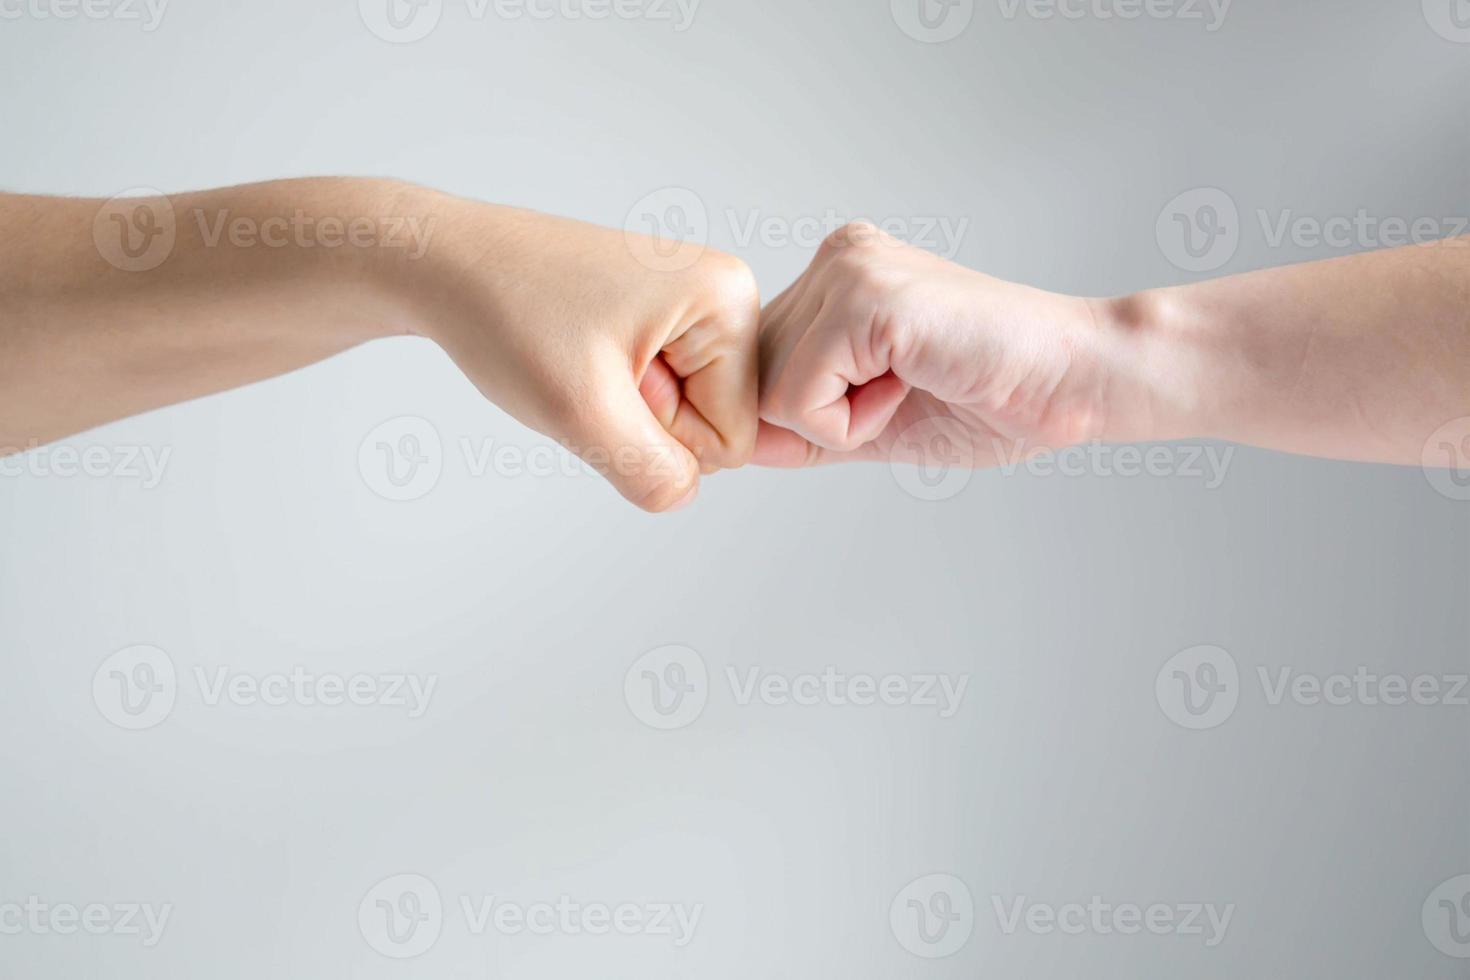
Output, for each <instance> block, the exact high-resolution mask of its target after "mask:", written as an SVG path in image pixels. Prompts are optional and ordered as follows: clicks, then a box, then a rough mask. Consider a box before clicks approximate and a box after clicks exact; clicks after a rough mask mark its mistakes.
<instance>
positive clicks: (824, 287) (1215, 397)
mask: <svg viewBox="0 0 1470 980" xmlns="http://www.w3.org/2000/svg"><path fill="white" fill-rule="evenodd" d="M761 348H762V354H761V359H762V368H761V417H762V419H763V420H764V422H763V425H762V428H761V434H760V439H759V444H758V447H757V451H756V461H757V462H759V463H763V464H765V465H770V466H807V465H815V464H821V463H831V462H842V461H863V460H879V459H881V460H899V461H906V462H914V463H923V462H927V461H928V460H927V457H928V455H929V454H930V453H931V451H933V447H934V445H935V443H934V440H936V439H939V438H942V439H944V440H945V443H944V452H945V454H946V458H949V459H959V460H962V461H964V462H968V463H969V464H970V465H974V466H989V465H995V464H997V463H999V462H1001V461H1002V460H1003V459H1006V458H1014V457H1015V455H1016V454H1017V453H1018V452H1019V453H1020V454H1021V455H1027V454H1031V453H1035V452H1041V451H1045V450H1056V449H1062V448H1065V447H1067V446H1071V445H1075V444H1078V443H1086V442H1093V441H1097V442H1114V443H1134V442H1152V441H1165V440H1179V439H1193V438H1204V439H1221V440H1227V441H1231V442H1238V443H1244V444H1249V445H1255V446H1262V447H1267V448H1271V449H1278V450H1283V451H1286V452H1292V453H1299V454H1306V455H1313V456H1323V457H1333V458H1339V459H1347V460H1358V461H1367V462H1382V463H1398V464H1412V465H1419V464H1420V462H1421V459H1422V458H1423V453H1424V451H1425V445H1426V441H1427V440H1429V439H1430V436H1431V434H1433V433H1434V432H1436V431H1437V430H1439V429H1440V428H1441V427H1442V426H1444V425H1445V424H1446V423H1447V422H1450V421H1452V420H1455V419H1458V418H1462V417H1465V416H1470V238H1461V239H1452V240H1448V241H1444V242H1439V243H1435V244H1434V245H1431V246H1411V247H1408V248H1403V249H1398V250H1394V251H1386V252H1378V253H1372V254H1365V255H1359V256H1354V257H1351V258H1345V259H1337V260H1332V261H1326V262H1316V263H1310V264H1305V265H1298V266H1291V267H1286V268H1281V269H1271V270H1267V271H1263V272H1255V273H1250V274H1247V275H1242V276H1235V277H1231V278H1226V279H1218V280H1214V281H1210V282H1204V283H1200V284H1197V285H1190V286H1181V287H1177V288H1170V289H1159V290H1152V291H1148V292H1144V293H1139V294H1136V295H1133V296H1128V297H1123V298H1119V299H1109V300H1097V299H1083V298H1077V297H1071V296H1062V295H1058V294H1055V293H1048V292H1044V291H1041V290H1038V289H1032V288H1030V287H1027V286H1020V285H1016V284H1014V283H1008V282H1002V281H1000V280H998V279H993V278H991V277H989V276H986V275H983V274H982V273H979V272H975V271H972V270H970V269H966V268H963V267H962V266H959V265H956V264H954V263H952V262H947V261H945V260H943V259H940V258H937V257H936V256H934V255H931V254H929V253H927V252H924V251H921V250H919V249H916V248H912V247H910V246H907V245H904V244H902V243H900V242H898V241H896V240H894V239H893V238H891V237H889V236H887V235H885V234H884V233H882V232H881V231H879V230H878V229H876V228H873V227H871V226H869V225H865V224H858V225H852V226H849V227H848V228H846V229H843V230H842V231H840V232H838V233H837V234H835V235H833V236H832V237H831V238H830V239H829V240H828V241H827V242H826V244H825V245H824V246H823V247H822V249H821V250H820V252H819V253H818V255H817V256H816V258H815V260H814V261H813V262H812V264H811V267H810V268H809V269H808V270H807V271H806V272H805V273H804V274H803V275H802V277H801V278H800V279H799V280H798V281H797V282H796V283H795V284H793V285H792V286H791V288H790V289H788V290H787V291H786V292H785V293H783V294H782V295H781V296H779V297H777V298H776V299H775V300H774V301H773V302H772V303H771V304H770V306H769V307H767V309H766V311H765V314H764V322H763V326H762V333H761Z"/></svg>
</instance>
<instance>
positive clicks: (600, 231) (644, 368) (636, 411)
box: [404, 196, 760, 511]
mask: <svg viewBox="0 0 1470 980" xmlns="http://www.w3.org/2000/svg"><path fill="white" fill-rule="evenodd" d="M433 211H434V213H436V214H440V215H442V220H441V221H440V222H439V225H438V228H437V231H436V235H435V239H434V244H433V248H432V249H431V251H430V256H431V259H432V261H431V263H430V265H429V267H428V268H427V269H407V270H405V271H406V272H407V273H408V275H409V278H406V279H405V280H404V285H405V287H406V288H407V289H409V290H411V291H412V293H413V296H414V301H413V303H412V304H411V306H412V308H414V309H417V310H419V311H420V312H419V314H418V318H419V319H420V320H421V322H422V332H423V333H424V334H425V335H427V336H429V337H431V338H432V339H434V340H436V341H437V342H438V343H439V344H440V345H441V346H443V347H444V349H445V350H446V351H448V353H449V354H450V356H451V357H453V358H454V360H455V361H456V363H458V364H459V366H460V367H461V368H462V369H463V370H464V371H465V373H466V374H467V375H468V376H469V377H470V379H471V380H473V381H474V383H475V384H476V385H477V386H478V387H479V388H480V390H481V391H482V392H483V393H484V394H485V396H486V397H487V398H489V399H490V400H492V401H494V402H496V403H497V404H498V405H500V406H501V407H502V408H504V409H506V411H508V412H510V413H511V414H512V415H514V416H515V417H516V418H518V419H520V420H521V421H522V422H524V423H526V424H527V425H530V426H531V427H533V428H535V429H538V430H539V431H541V432H543V433H546V434H547V435H550V436H552V437H553V438H556V439H558V440H560V441H562V442H563V443H564V444H566V445H567V446H569V447H570V448H571V449H572V450H574V451H575V452H577V453H578V455H580V456H581V457H582V458H583V459H584V460H585V461H587V462H588V463H589V464H590V465H592V466H593V467H595V468H596V469H597V470H599V471H600V472H602V473H604V474H605V475H606V476H607V477H608V479H609V480H611V481H612V483H613V484H614V485H615V486H616V487H617V488H618V490H620V491H621V492H622V493H623V495H624V496H626V497H627V498H628V499H629V500H630V501H632V502H633V503H634V504H637V505H638V506H640V507H643V508H645V509H647V510H651V511H664V510H669V509H672V508H676V507H679V506H681V505H683V504H685V503H687V502H688V501H689V500H691V499H692V498H693V497H694V495H695V493H696V491H697V488H698V483H699V476H700V474H701V473H712V472H715V471H716V470H720V469H724V468H733V467H739V466H743V465H744V464H745V463H747V462H748V461H749V460H750V457H751V453H752V451H753V450H754V447H755V438H756V427H757V417H756V381H757V366H758V358H757V348H756V332H757V327H758V324H759V318H760V300H759V293H758V290H757V288H756V284H755V280H754V277H753V276H752V275H751V273H750V270H749V269H748V268H747V267H746V266H745V264H744V263H743V262H741V261H740V260H738V259H735V258H732V257H730V256H727V255H723V254H720V253H717V252H712V251H706V252H703V253H702V254H701V255H700V256H699V257H698V259H697V261H694V262H693V263H692V264H690V265H689V266H688V267H687V268H679V269H677V270H674V271H665V269H664V268H663V267H661V263H659V262H658V261H654V260H655V259H656V258H657V256H658V252H657V251H656V250H655V249H654V247H653V243H652V242H651V240H648V239H642V238H640V237H639V236H635V235H629V234H625V233H624V232H621V231H611V230H608V229H604V228H599V227H596V226H592V225H587V224H582V223H580V222H576V221H568V220H565V219H561V218H554V217H548V216H546V215H542V214H537V213H534V212H529V211H520V210H514V209H510V208H503V207H496V206H492V205H486V204H478V203H474V202H468V201H457V200H453V199H450V198H447V197H443V196H440V204H439V206H437V207H435V208H434V209H433ZM683 264H684V263H680V265H683Z"/></svg>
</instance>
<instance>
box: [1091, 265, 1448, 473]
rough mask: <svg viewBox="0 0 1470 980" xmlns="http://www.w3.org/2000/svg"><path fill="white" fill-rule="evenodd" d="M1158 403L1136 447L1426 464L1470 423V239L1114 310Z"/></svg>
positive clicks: (1122, 421) (1130, 421) (1177, 291)
mask: <svg viewBox="0 0 1470 980" xmlns="http://www.w3.org/2000/svg"><path fill="white" fill-rule="evenodd" d="M1104 309H1106V310H1107V311H1108V314H1109V316H1110V317H1111V319H1112V325H1111V326H1110V327H1109V329H1111V330H1112V331H1113V332H1114V333H1115V334H1116V335H1121V338H1122V339H1121V340H1120V343H1119V351H1120V353H1122V355H1123V357H1124V359H1125V360H1126V361H1131V362H1132V363H1134V364H1137V365H1139V368H1140V370H1139V375H1140V377H1139V378H1138V379H1136V380H1138V381H1143V382H1144V383H1143V384H1141V385H1136V386H1135V387H1136V388H1138V389H1139V390H1143V389H1147V390H1148V391H1149V392H1150V397H1149V398H1148V399H1144V400H1137V401H1134V402H1133V403H1132V404H1130V405H1126V406H1120V415H1119V417H1118V418H1117V419H1115V420H1114V421H1113V423H1112V424H1114V425H1116V426H1117V429H1118V435H1120V436H1124V437H1130V438H1131V437H1135V436H1142V437H1146V438H1179V437H1182V436H1199V435H1204V436H1211V437H1215V438H1221V439H1228V440H1231V441H1234V442H1242V443H1248V444H1250V445H1257V446H1266V447H1270V448H1273V449H1280V450H1285V451H1287V452H1294V453H1304V454H1309V455H1314V456H1330V457H1334V458H1340V459H1353V460H1366V461H1376V462H1387V463H1406V464H1408V463H1412V464H1415V465H1417V464H1418V463H1419V461H1420V457H1421V452H1422V450H1423V447H1424V441H1425V439H1426V438H1428V436H1429V434H1430V433H1432V432H1433V431H1434V430H1436V429H1437V428H1439V427H1440V426H1441V425H1443V424H1444V423H1445V422H1447V421H1449V420H1451V419H1454V418H1457V417H1460V416H1464V415H1470V238H1460V239H1453V240H1449V241H1444V242H1439V243H1436V244H1434V245H1428V246H1410V247H1407V248H1401V249H1396V250H1393V251H1385V252H1376V253H1371V254H1366V255H1355V256H1352V257H1349V258H1343V259H1334V260H1329V261H1324V262H1313V263H1308V264H1305V265H1296V266H1288V267H1285V268H1280V269H1268V270H1265V271H1262V272H1254V273H1249V274H1246V275H1241V276H1233V277H1230V278H1227V279H1217V280H1213V281H1210V282H1204V283H1200V284H1197V285H1191V286H1181V287H1176V288H1172V289H1162V290H1157V291H1154V292H1150V293H1144V294H1142V295H1140V296H1136V297H1132V298H1128V299H1124V300H1119V301H1114V302H1111V303H1107V304H1104Z"/></svg>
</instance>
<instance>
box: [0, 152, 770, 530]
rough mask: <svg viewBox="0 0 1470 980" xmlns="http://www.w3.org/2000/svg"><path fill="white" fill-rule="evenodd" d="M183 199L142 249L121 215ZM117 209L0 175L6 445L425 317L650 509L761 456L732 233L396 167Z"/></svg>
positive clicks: (424, 330)
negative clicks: (722, 243) (130, 245)
mask: <svg viewBox="0 0 1470 980" xmlns="http://www.w3.org/2000/svg"><path fill="white" fill-rule="evenodd" d="M169 208H171V209H172V210H171V213H172V222H171V223H172V226H173V227H174V228H175V229H176V240H175V242H174V244H173V247H172V249H171V250H168V251H167V257H166V258H165V259H163V260H162V261H161V263H160V264H158V265H157V266H156V267H154V268H147V269H138V268H132V267H130V265H136V263H135V262H134V261H133V259H132V258H131V257H130V256H128V255H127V254H126V253H122V252H120V251H119V249H120V243H121V241H122V239H121V236H120V232H121V229H122V227H123V226H125V225H126V226H128V227H129V228H130V229H131V232H132V237H131V238H130V239H129V240H130V241H132V242H135V243H141V242H143V241H145V239H144V238H143V237H142V235H141V230H142V229H151V228H157V227H159V226H160V225H161V224H163V223H164V221H165V219H166V217H167V215H168V214H169V211H168V209H169ZM120 209H121V216H120V217H117V218H114V217H113V212H115V211H118V210H119V208H118V207H113V208H109V207H108V206H107V205H106V203H105V202H102V201H97V200H81V199H62V198H45V197H25V196H18V195H0V447H9V451H11V452H14V451H17V450H22V449H25V448H28V447H31V446H35V445H38V444H42V443H46V442H51V441H54V440H57V439H60V438H63V437H65V436H68V435H71V434H74V433H77V432H80V431H83V430H85V429H88V428H91V427H93V426H96V425H100V424H102V423H105V422H109V421H112V420H114V419H119V418H124V417H127V416H130V415H135V414H137V413H140V412H145V411H148V410H150V409H154V408H159V407H162V406H165V405H171V404H175V403H178V402H182V401H186V400H189V399H192V398H198V397H201V396H203V395H208V394H211V393H214V392H218V391H224V390H227V389H231V388H236V387H239V386H241V385H246V384H250V383H252V382H255V381H260V380H263V379H266V378H270V377H274V376H276V375H279V374H283V373H285V372H288V371H291V370H294V369H296V368H300V367H302V366H305V365H307V364H311V363H313V362H316V361H320V360H322V359H324V358H327V357H331V356H332V355H334V354H337V353H339V352H341V351H344V350H347V349H349V348H351V347H354V346H356V345H358V344H362V343H366V342H368V341H370V340H374V339H376V338H380V337H388V336H399V335H406V334H417V335H421V336H424V337H428V338H430V339H432V340H434V341H435V342H437V343H438V344H440V345H441V346H442V347H443V348H444V349H445V350H446V351H447V352H448V353H449V354H450V356H451V357H453V358H454V360H455V362H456V363H457V364H458V365H459V366H460V368H461V369H463V371H464V372H465V374H466V375H467V376H468V377H469V378H470V379H471V380H472V381H473V382H474V383H475V385H476V386H477V387H478V388H479V389H480V391H481V392H483V393H484V395H485V396H486V397H487V398H489V399H490V400H492V401H494V402H495V403H496V404H498V405H500V406H501V407H502V408H504V409H505V410H506V411H508V412H509V413H511V414H512V415H514V416H515V417H516V418H517V419H519V420H521V421H522V422H524V423H526V424H528V425H530V426H532V427H534V428H536V429H538V430H539V431H541V432H543V433H545V434H547V435H549V436H551V437H553V438H555V439H557V440H559V441H562V442H563V443H564V444H566V445H567V446H568V447H569V448H571V449H573V450H574V451H575V452H577V453H578V454H579V455H581V456H582V458H583V459H584V460H586V461H587V462H588V463H589V464H590V465H592V466H593V467H595V468H597V469H598V470H599V471H600V472H602V473H604V475H606V476H607V477H608V479H609V480H610V481H611V482H612V483H613V484H614V486H616V487H617V489H618V490H619V491H621V492H622V493H623V495H624V496H626V497H627V498H628V499H629V500H630V501H632V502H633V503H635V504H637V505H638V506H640V507H643V508H645V509H647V510H650V511H664V510H670V509H674V508H678V507H681V506H684V505H687V504H688V503H689V502H690V501H691V500H693V498H694V496H695V495H696V493H697V490H698V484H699V477H700V475H701V473H713V472H715V471H716V470H719V469H723V468H726V467H737V466H741V465H743V464H745V463H746V462H748V461H749V459H750V456H751V453H752V451H753V448H754V444H755V437H756V426H757V422H756V397H757V396H756V381H757V370H758V364H757V359H756V357H757V345H756V332H757V329H758V325H759V313H760V301H759V294H758V291H757V288H756V285H755V280H754V278H753V277H752V275H751V274H750V271H749V269H747V268H746V266H745V265H744V263H742V262H740V261H739V260H737V259H734V258H731V257H730V256H727V255H722V254H719V253H717V252H713V251H705V250H698V251H697V252H696V253H695V254H673V255H671V254H669V253H670V249H669V248H668V247H667V243H660V242H655V241H652V240H650V239H645V238H642V237H640V236H635V235H625V234H624V233H623V232H620V231H610V230H607V229H603V228H598V227H594V226H591V225H586V224H582V223H579V222H575V221H568V220H564V219H560V218H554V217H549V216H546V215H542V214H537V213H533V212H529V211H521V210H516V209H513V208H505V207H497V206H494V205H488V204H480V203H476V202H472V201H466V200H460V199H457V198H454V197H450V196H448V195H445V194H439V193H436V192H433V191H428V190H425V189H422V188H418V187H414V186H411V185H407V184H402V183H398V182H392V181H378V180H356V179H310V180H296V181H280V182H273V183H266V184H256V185H250V186H244V187H234V188H227V189H223V190H215V191H207V192H204V193H199V194H187V195H178V196H174V197H171V198H169V199H167V200H166V201H165V200H160V199H150V200H142V201H137V202H134V201H128V202H126V203H125V204H123V205H121V206H120ZM140 209H141V210H140ZM302 215H305V216H306V217H308V218H309V219H310V220H311V221H312V222H318V223H320V222H323V219H338V220H339V223H338V224H337V226H336V227H332V226H331V223H330V222H325V223H320V224H307V225H305V226H303V225H302V223H301V221H300V218H301V216H302ZM293 220H295V221H296V226H297V227H298V228H300V227H305V229H306V230H304V231H302V230H292V227H293V226H292V225H291V224H290V223H291V222H292V221H293ZM410 221H411V222H412V223H409V222H410ZM354 222H355V223H356V227H357V228H358V232H359V234H358V237H356V238H353V239H350V240H349V239H347V238H346V236H345V235H344V228H346V227H347V226H348V224H349V223H354ZM232 223H235V224H232ZM94 226H95V227H94ZM237 226H238V227H239V228H243V229H244V230H243V231H239V232H237V231H235V230H234V229H235V228H236V227H237ZM94 231H95V235H94ZM158 240H159V241H162V239H158ZM334 243H335V244H334ZM140 249H141V244H140V245H139V250H140ZM119 266H121V267H119ZM5 452H6V449H4V448H0V455H3V454H4V453H5Z"/></svg>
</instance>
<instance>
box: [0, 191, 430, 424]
mask: <svg viewBox="0 0 1470 980" xmlns="http://www.w3.org/2000/svg"><path fill="white" fill-rule="evenodd" d="M421 203H422V202H421V201H420V200H419V198H418V197H417V192H415V191H412V190H411V189H409V188H406V187H404V186H403V185H397V184H392V183H389V182H383V181H371V180H353V179H313V180H297V181H280V182H273V183H266V184H256V185H250V186H244V187H235V188H227V189H223V190H214V191H206V192H202V193H197V194H184V195H178V196H174V197H172V198H171V199H169V201H168V202H167V206H168V207H169V208H171V214H170V212H169V211H168V210H167V208H166V207H165V205H164V202H163V201H161V200H155V201H153V202H152V203H151V204H150V205H149V206H148V207H147V209H146V210H145V212H144V213H143V215H142V217H141V218H139V219H138V224H137V225H134V226H132V227H129V228H128V229H127V230H128V232H129V235H130V251H131V252H133V253H139V254H136V255H133V256H130V255H129V252H126V251H123V250H122V242H123V240H122V237H121V236H122V233H123V231H124V226H123V225H122V224H121V223H119V222H118V221H117V220H116V219H113V218H111V215H110V214H107V213H103V212H102V208H103V204H104V202H102V201H100V200H84V199H62V198H45V197H25V196H10V195H7V196H0V453H3V452H6V451H13V450H15V449H24V448H26V447H28V446H31V445H35V444H38V443H43V442H47V441H51V440H54V439H57V438H60V437H62V436H65V435H68V434H71V433H75V432H78V431H81V430H83V429H87V428H90V427H92V426H95V425H99V424H102V423H104V422H108V421H111V420H113V419H118V418H122V417H125V416H129V415H133V414H137V413H139V412H143V411H147V410H149V409H153V408H158V407H161V406H164V405H170V404H174V403H177V402H181V401H186V400H188V399H191V398H196V397H200V396H202V395H207V394H210V393H213V392H217V391H223V390H227V389H230V388H235V387H239V386H241V385H245V384H249V383H251V382H255V381H260V380H263V379H266V378H270V377H273V376H275V375H279V374H282V373H285V372H287V371H291V370H293V369H296V368H299V367H302V366H305V365H307V364H310V363H313V362H315V361H318V360H321V359H323V358H326V357H329V356H331V355H333V354H336V353H338V352H340V351H343V350H346V349H347V348H350V347H352V346H355V345H357V344H360V343H363V342H365V341H367V340H371V339H373V338H375V337H380V336H385V335H390V334H393V333H401V332H405V331H406V330H407V329H409V328H410V326H411V321H410V319H409V312H408V309H407V306H406V302H405V300H404V298H403V297H404V290H402V289H401V288H399V286H398V283H400V282H401V281H402V278H403V277H402V276H401V275H398V274H395V273H394V272H393V270H394V269H396V268H399V267H402V266H403V265H404V264H405V263H409V262H412V261H413V260H414V259H415V258H416V257H422V255H423V250H424V248H425V246H426V245H427V242H426V241H424V238H425V237H426V236H427V235H428V234H429V232H430V229H429V228H427V227H426V223H428V222H431V220H432V219H431V217H430V216H428V215H424V214H421V213H419V214H414V213H411V212H413V210H414V209H415V208H418V207H420V205H421ZM129 207H131V205H129ZM99 213H100V214H101V215H102V216H101V218H100V219H99V218H98V216H99ZM409 218H412V219H414V220H415V222H416V224H417V228H418V239H419V240H417V241H413V240H411V239H412V234H411V232H409V231H406V230H405V227H406V226H407V224H408V221H407V219H409ZM94 223H95V224H96V229H95V234H94ZM170 224H171V226H172V228H173V229H174V234H175V240H174V242H173V245H172V247H171V248H167V249H166V252H165V251H163V249H164V248H165V243H164V242H163V241H161V240H159V241H158V242H157V245H156V247H158V248H159V249H160V251H156V252H154V253H152V254H151V255H147V254H141V253H143V252H144V249H145V243H147V242H148V241H149V240H150V239H149V238H148V237H146V235H145V230H146V232H147V235H151V236H153V238H154V239H157V236H158V233H159V229H162V228H165V227H166V226H168V225H170ZM354 229H355V233H354V231H353V230H354ZM370 229H371V230H370ZM390 230H396V231H397V233H398V234H397V236H396V237H397V238H398V239H399V240H397V241H388V240H386V239H387V238H388V232H389V231H390ZM164 254H166V258H163V259H162V261H161V262H159V263H158V264H157V265H156V267H153V268H141V267H143V266H147V265H150V264H151V262H152V260H153V259H155V258H158V257H159V256H160V255H164Z"/></svg>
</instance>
